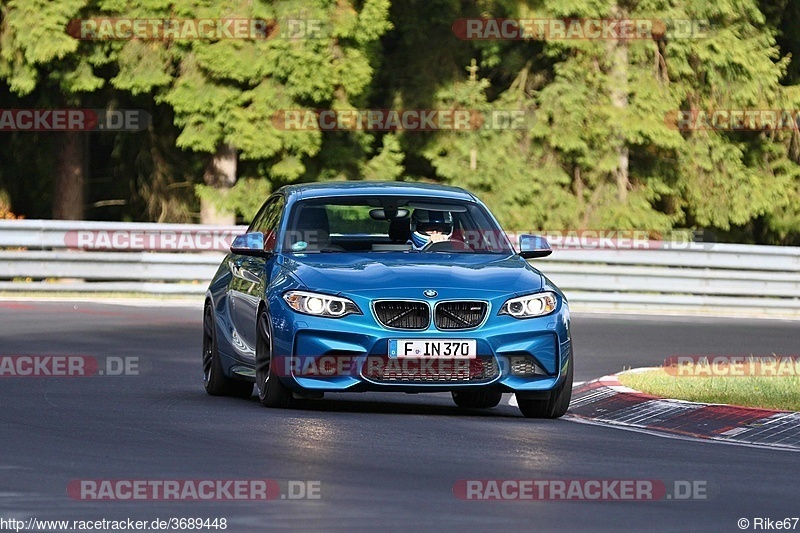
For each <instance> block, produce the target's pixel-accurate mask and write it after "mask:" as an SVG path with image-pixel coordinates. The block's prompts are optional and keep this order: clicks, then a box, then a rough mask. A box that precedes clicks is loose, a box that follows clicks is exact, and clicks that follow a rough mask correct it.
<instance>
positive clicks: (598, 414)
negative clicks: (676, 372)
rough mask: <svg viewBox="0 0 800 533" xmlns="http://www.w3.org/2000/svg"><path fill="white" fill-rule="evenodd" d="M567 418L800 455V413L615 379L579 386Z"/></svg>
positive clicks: (604, 379) (605, 379) (576, 386)
mask: <svg viewBox="0 0 800 533" xmlns="http://www.w3.org/2000/svg"><path fill="white" fill-rule="evenodd" d="M567 417H568V418H569V419H570V420H573V421H575V422H586V423H591V424H602V425H609V426H615V427H620V428H623V429H631V430H635V431H642V432H646V433H655V434H659V435H663V436H672V437H677V438H688V439H701V440H710V441H716V442H724V443H728V444H739V445H746V446H755V447H759V448H775V449H783V450H791V451H800V413H796V412H792V411H776V410H771V409H757V408H752V407H737V406H733V405H720V404H705V403H695V402H687V401H682V400H670V399H665V398H658V397H656V396H652V395H649V394H645V393H642V392H639V391H636V390H633V389H631V388H628V387H625V386H623V385H622V384H621V383H620V382H619V380H618V379H617V376H616V375H611V376H604V377H602V378H599V379H595V380H592V381H587V382H585V383H581V384H576V385H575V386H574V387H573V390H572V402H571V403H570V409H569V413H568V414H567Z"/></svg>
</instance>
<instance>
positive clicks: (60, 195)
mask: <svg viewBox="0 0 800 533" xmlns="http://www.w3.org/2000/svg"><path fill="white" fill-rule="evenodd" d="M58 135H59V136H60V138H59V140H60V143H59V144H58V146H57V148H56V165H57V167H56V182H55V190H54V194H53V218H55V219H62V220H83V219H84V218H85V216H86V197H85V195H86V169H87V164H86V147H87V143H88V138H87V136H88V134H87V133H85V132H82V131H68V132H64V133H60V134H58Z"/></svg>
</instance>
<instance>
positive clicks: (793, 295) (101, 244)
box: [0, 220, 800, 317]
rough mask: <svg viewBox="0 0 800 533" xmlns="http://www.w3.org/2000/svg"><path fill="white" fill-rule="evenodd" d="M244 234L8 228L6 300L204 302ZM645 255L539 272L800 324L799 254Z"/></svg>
mask: <svg viewBox="0 0 800 533" xmlns="http://www.w3.org/2000/svg"><path fill="white" fill-rule="evenodd" d="M244 230H245V228H244V227H241V226H232V227H219V226H198V225H188V224H141V223H136V224H132V223H122V222H70V221H47V220H10V221H0V291H13V292H20V291H24V292H53V293H54V292H63V291H70V292H72V291H75V292H137V293H150V294H182V295H202V294H203V293H204V292H205V290H206V287H207V285H208V281H209V280H210V279H211V277H212V276H213V275H214V273H215V272H216V269H217V267H218V266H219V263H220V261H221V259H222V257H223V256H224V253H225V251H226V250H227V247H228V246H229V245H230V242H231V241H232V240H233V237H234V236H235V235H238V234H240V233H242V232H244ZM510 236H511V238H512V240H516V235H514V234H510ZM639 244H641V243H639ZM641 248H642V247H641V246H638V247H636V244H634V245H633V246H631V247H627V248H625V247H621V246H620V247H617V248H615V249H614V248H613V247H612V249H608V248H607V247H604V246H603V244H602V243H598V244H597V246H592V245H591V244H590V245H588V246H587V245H586V244H585V243H583V244H582V245H567V244H566V243H564V245H563V246H562V247H561V248H557V249H556V250H555V251H554V253H553V254H552V255H551V256H550V257H548V258H544V259H539V260H535V261H533V263H534V264H535V265H536V267H537V268H539V269H540V270H541V271H542V272H543V273H544V274H545V275H546V276H548V277H549V278H550V279H551V280H553V281H554V282H555V283H556V284H557V285H558V286H559V287H560V288H561V289H562V290H563V291H564V292H565V293H566V294H567V296H568V298H569V299H570V302H571V303H572V304H573V305H575V306H576V308H594V309H632V310H647V309H657V310H659V311H665V310H666V311H673V310H674V311H681V312H683V311H687V310H691V311H700V312H706V311H707V312H713V313H736V314H741V313H746V314H747V313H751V314H753V315H765V314H766V315H780V316H795V317H800V248H792V247H775V246H754V245H741V244H709V243H702V244H701V243H684V244H683V245H680V244H679V245H676V244H675V243H659V242H656V241H650V242H649V243H647V246H645V248H646V249H641ZM676 248H677V249H676Z"/></svg>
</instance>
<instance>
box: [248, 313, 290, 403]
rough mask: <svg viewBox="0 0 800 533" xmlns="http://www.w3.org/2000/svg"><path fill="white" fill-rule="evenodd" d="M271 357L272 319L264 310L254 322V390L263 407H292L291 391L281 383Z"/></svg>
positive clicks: (274, 362)
mask: <svg viewBox="0 0 800 533" xmlns="http://www.w3.org/2000/svg"><path fill="white" fill-rule="evenodd" d="M276 364H277V363H276V361H275V360H274V359H273V357H272V321H271V320H270V318H269V315H268V314H267V312H266V310H262V311H261V312H260V313H259V314H258V321H257V322H256V392H258V401H260V402H261V404H262V405H264V406H265V407H284V408H285V407H292V406H293V405H294V403H295V400H294V396H293V395H292V391H291V390H289V388H288V387H286V385H284V384H283V383H281V380H280V379H278V376H277V375H276V372H274V370H275V368H276Z"/></svg>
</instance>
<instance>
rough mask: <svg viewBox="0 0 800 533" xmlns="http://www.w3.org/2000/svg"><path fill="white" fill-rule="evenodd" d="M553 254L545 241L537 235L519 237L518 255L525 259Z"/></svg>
mask: <svg viewBox="0 0 800 533" xmlns="http://www.w3.org/2000/svg"><path fill="white" fill-rule="evenodd" d="M552 253H553V249H552V248H550V243H549V242H547V239H545V238H544V237H540V236H539V235H520V236H519V255H520V256H522V257H523V258H525V259H533V258H536V257H547V256H548V255H550V254H552Z"/></svg>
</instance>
